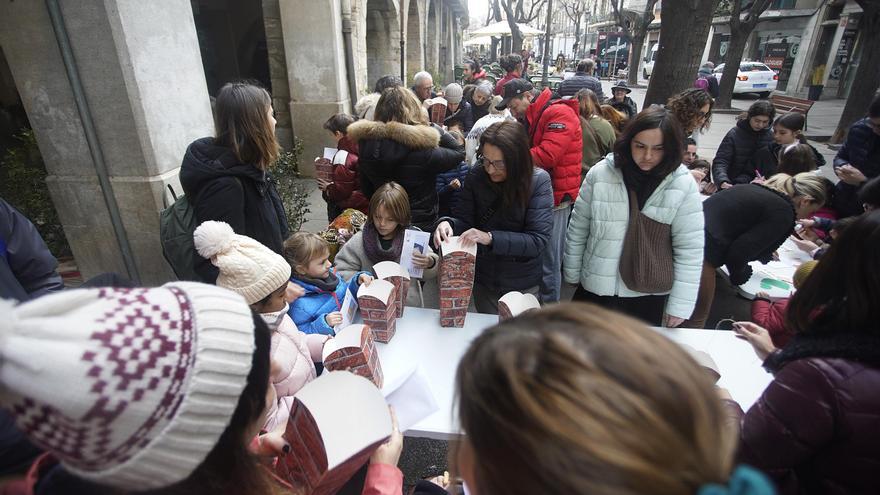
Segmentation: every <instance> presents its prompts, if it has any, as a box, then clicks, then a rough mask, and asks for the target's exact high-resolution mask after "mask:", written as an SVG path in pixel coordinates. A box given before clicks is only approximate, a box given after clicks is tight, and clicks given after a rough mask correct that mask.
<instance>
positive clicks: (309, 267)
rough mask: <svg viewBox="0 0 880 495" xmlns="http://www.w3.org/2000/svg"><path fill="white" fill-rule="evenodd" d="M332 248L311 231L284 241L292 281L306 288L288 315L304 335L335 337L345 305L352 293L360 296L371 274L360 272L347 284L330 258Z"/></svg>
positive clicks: (298, 233)
mask: <svg viewBox="0 0 880 495" xmlns="http://www.w3.org/2000/svg"><path fill="white" fill-rule="evenodd" d="M329 256H330V248H329V246H328V245H327V242H326V241H324V239H321V238H320V237H318V236H317V235H315V234H310V233H308V232H297V233H295V234H293V235H292V236H290V237H288V238H287V240H286V241H284V258H285V259H287V262H288V263H290V268H291V269H292V270H293V275H292V276H291V277H290V281H291V282H293V283H295V284H297V285H299V286H301V287H302V288H303V289H305V294H303V295H302V296H301V297H300V298H299V299H297V300H296V301H294V302H293V303H292V304H291V305H290V309H289V310H288V311H287V313H288V314H289V315H290V317H291V319H293V322H294V323H296V325H297V326H298V327H299V329H300V330H302V331H303V332H305V333H308V334H315V333H319V334H324V335H333V334H334V330H333V327H335V326H336V325H338V324H340V323H342V313H340V310H341V309H342V302H343V301H344V300H345V294H346V292H348V291H349V290H351V293H352V295H353V296H355V297H357V291H358V287H359V286H360V285H361V284H363V285H368V284H369V283H370V282H371V281H372V280H373V277H371V276H370V275H369V274H366V273H363V272H358V273H355V274H354V276H352V277H351V278H350V279H349V281H348V282H346V281H345V280H344V279H343V278H342V277H340V276H337V274H336V273H335V270H334V269H333V264H331V263H330V260H329V259H328V258H329Z"/></svg>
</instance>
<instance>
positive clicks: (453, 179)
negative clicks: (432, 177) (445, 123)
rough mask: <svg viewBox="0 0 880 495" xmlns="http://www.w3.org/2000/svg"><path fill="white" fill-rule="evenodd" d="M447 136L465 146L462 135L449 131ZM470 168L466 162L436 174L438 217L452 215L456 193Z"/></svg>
mask: <svg viewBox="0 0 880 495" xmlns="http://www.w3.org/2000/svg"><path fill="white" fill-rule="evenodd" d="M449 134H450V135H451V136H452V137H454V138H455V140H456V141H458V142H459V144H461V145H462V146H464V145H465V139H464V135H463V134H462V133H461V132H459V131H457V130H452V131H449ZM470 169H471V168H470V167H469V166H468V162H467V161H463V162H461V163H459V164H458V167H456V168H453V169H450V170H448V171H446V172H441V173H439V174H437V179H436V181H435V185H436V186H437V196H439V198H440V206H439V210H438V211H439V215H440V216H441V217H448V216H449V215H451V214H452V207H453V206H454V205H455V202H456V200H457V199H458V193H459V191H461V186H462V185H463V184H464V178H465V176H466V175H467V173H468V171H469V170H470Z"/></svg>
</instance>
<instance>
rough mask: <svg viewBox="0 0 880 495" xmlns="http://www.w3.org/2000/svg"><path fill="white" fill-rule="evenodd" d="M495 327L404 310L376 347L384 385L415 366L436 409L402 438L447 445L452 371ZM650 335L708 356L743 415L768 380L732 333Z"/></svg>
mask: <svg viewBox="0 0 880 495" xmlns="http://www.w3.org/2000/svg"><path fill="white" fill-rule="evenodd" d="M497 322H498V317H497V316H495V315H486V314H479V313H468V315H467V319H466V321H465V325H464V327H463V328H444V327H441V326H440V313H439V310H436V309H424V308H414V307H407V308H406V310H405V311H404V315H403V317H402V318H400V319H398V320H397V331H396V333H395V335H394V338H392V339H391V342H389V343H387V344H377V348H378V350H379V358H380V362H381V364H382V371H383V373H384V375H385V380H386V383H387V382H388V381H389V380H391V381H393V380H395V378H396V377H399V376H400V375H401V374H406V373H409V372H411V370H412V369H413V368H414V367H415V366H416V365H419V366H421V368H422V371H423V372H424V373H425V375H426V377H427V379H428V381H429V382H430V384H431V388H432V391H433V393H434V396H435V397H436V399H437V402H438V404H439V406H440V409H439V410H438V411H437V412H435V413H434V414H432V415H430V416H428V417H427V418H425V419H423V420H422V421H420V422H419V423H417V424H416V425H415V426H413V427H412V428H410V429H409V430H407V431H406V432H405V434H406V435H407V436H411V437H427V438H434V439H439V440H449V439H450V438H453V437H454V436H456V435H457V434H458V432H459V431H460V429H459V427H458V419H457V417H455V416H454V414H453V396H454V393H455V371H456V369H457V367H458V363H459V361H460V360H461V357H462V356H463V355H464V353H465V351H466V350H467V348H468V346H469V345H470V342H471V341H472V340H473V339H474V338H475V337H477V336H478V335H479V334H480V333H481V332H482V331H483V330H485V329H486V328H489V327H491V326H492V325H495V324H496V323H497ZM655 330H656V331H658V332H660V333H662V334H663V335H665V336H667V337H669V338H670V339H672V340H673V341H674V342H678V343H682V344H688V345H690V346H691V347H694V348H695V349H697V350H701V351H705V352H706V353H708V354H709V355H710V356H712V358H713V359H714V360H715V362H716V364H717V365H718V368H719V370H720V372H721V379H720V380H719V382H718V385H719V386H721V387H724V388H727V389H728V390H729V391H730V394H731V396H732V397H733V398H734V400H736V401H737V402H739V404H740V405H741V406H742V407H743V409H745V410H747V409H748V408H749V407H751V405H752V404H753V403H754V402H755V401H756V400H757V399H758V397H760V395H761V393H762V392H763V391H764V388H765V387H766V386H767V384H768V383H770V381H771V380H772V377H771V375H770V374H768V373H767V372H765V371H764V369H763V368H761V362H760V361H759V360H758V358H757V356H755V353H754V352H753V351H752V348H751V346H750V345H749V344H748V343H746V342H744V341H741V340H739V339H737V338H736V337H735V335H734V334H733V332H730V331H723V330H694V329H659V328H658V329H655Z"/></svg>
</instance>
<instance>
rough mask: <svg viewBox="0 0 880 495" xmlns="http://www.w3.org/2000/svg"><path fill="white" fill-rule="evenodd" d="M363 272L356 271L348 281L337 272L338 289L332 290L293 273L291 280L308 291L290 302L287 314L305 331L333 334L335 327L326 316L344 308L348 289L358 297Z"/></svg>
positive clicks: (334, 269)
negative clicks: (306, 280)
mask: <svg viewBox="0 0 880 495" xmlns="http://www.w3.org/2000/svg"><path fill="white" fill-rule="evenodd" d="M332 270H333V272H334V273H335V272H336V268H332ZM362 273H364V272H357V273H355V274H354V276H352V277H351V278H350V279H349V280H348V282H346V281H345V279H343V278H342V277H340V276H338V274H337V281H336V289H335V290H334V291H332V292H330V291H325V290H322V289H321V288H319V287H317V286H315V285H312V284H310V283H308V282H305V281H303V280H300V279H298V278H296V275H293V276H292V277H290V281H291V282H293V283H295V284H297V285H299V286H300V287H302V288H303V289H305V290H306V293H305V294H303V295H302V296H300V297H299V298H298V299H297V300H296V301H293V303H291V304H290V309H288V310H287V314H288V315H289V316H290V319H291V320H293V322H294V323H295V324H296V326H297V328H299V330H300V331H301V332H303V333H308V334H312V333H320V334H324V335H333V334H334V331H333V327H331V326H330V325H328V324H327V320H326V319H325V318H324V317H325V316H327V313H333V312H334V311H339V310H341V309H342V302H343V301H345V293H346V292H347V291H349V290H351V295H353V296H354V297H357V293H358V288H359V287H360V285H359V284H358V277H360V276H361V274H362Z"/></svg>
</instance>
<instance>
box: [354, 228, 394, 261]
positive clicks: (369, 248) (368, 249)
mask: <svg viewBox="0 0 880 495" xmlns="http://www.w3.org/2000/svg"><path fill="white" fill-rule="evenodd" d="M362 236H363V239H364V254H366V255H367V259H369V260H370V263H372V264H374V265H375V264H376V263H380V262H382V261H394V262H398V261H400V251H401V249H403V229H397V232H396V233H395V234H394V239H392V241H391V248H390V249H382V246H381V245H379V231H378V230H376V227H375V226H374V225H373V224H372V223H370V222H367V224H366V225H364V230H363V234H362Z"/></svg>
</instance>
